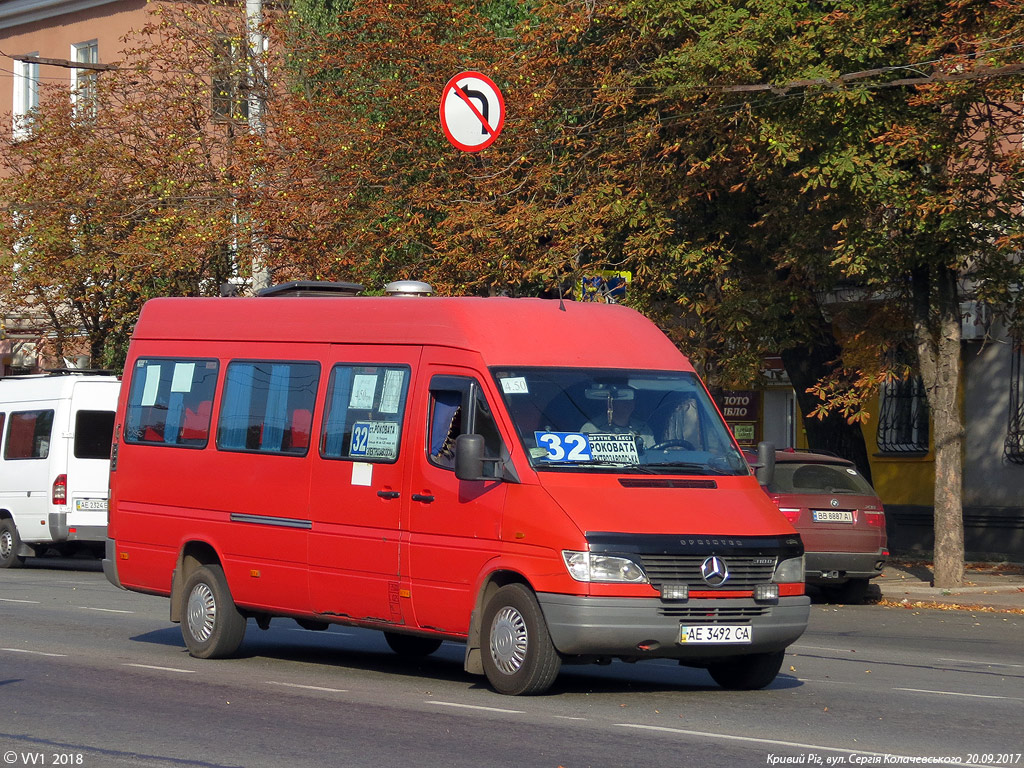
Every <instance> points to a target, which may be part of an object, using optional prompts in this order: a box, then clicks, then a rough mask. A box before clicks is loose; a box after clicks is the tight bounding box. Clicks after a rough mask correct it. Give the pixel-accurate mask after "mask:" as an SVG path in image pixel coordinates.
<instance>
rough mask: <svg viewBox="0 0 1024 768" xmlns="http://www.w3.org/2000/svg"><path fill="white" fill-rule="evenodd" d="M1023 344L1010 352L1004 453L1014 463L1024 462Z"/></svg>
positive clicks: (1014, 346) (1014, 347)
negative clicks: (1007, 415) (1007, 421)
mask: <svg viewBox="0 0 1024 768" xmlns="http://www.w3.org/2000/svg"><path fill="white" fill-rule="evenodd" d="M1020 366H1021V344H1020V342H1018V343H1016V344H1014V345H1013V352H1011V354H1010V417H1009V423H1008V424H1007V427H1006V441H1005V442H1004V443H1003V455H1004V456H1006V460H1007V461H1009V462H1011V463H1013V464H1024V397H1022V394H1024V393H1022V391H1021V390H1022V381H1021V367H1020Z"/></svg>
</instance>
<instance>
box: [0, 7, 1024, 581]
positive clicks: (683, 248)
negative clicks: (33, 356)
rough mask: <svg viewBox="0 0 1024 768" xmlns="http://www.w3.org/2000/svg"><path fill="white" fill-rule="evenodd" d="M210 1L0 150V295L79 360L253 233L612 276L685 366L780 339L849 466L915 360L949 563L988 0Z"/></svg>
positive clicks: (521, 269) (1020, 39)
mask: <svg viewBox="0 0 1024 768" xmlns="http://www.w3.org/2000/svg"><path fill="white" fill-rule="evenodd" d="M242 5H243V4H241V3H232V2H209V3H181V4H177V5H176V6H173V7H170V8H163V9H162V10H161V12H160V14H159V15H157V16H155V17H154V21H153V23H152V24H151V25H149V26H148V27H147V28H146V29H145V30H140V33H139V35H137V36H136V37H135V38H133V42H132V47H131V49H130V50H128V51H127V53H126V57H125V62H124V64H123V66H122V67H121V68H120V69H118V70H117V71H114V72H107V73H104V74H103V75H102V76H101V77H100V81H99V84H100V87H99V89H98V92H97V95H96V98H97V100H98V102H97V104H98V108H97V110H96V116H95V118H92V119H90V120H80V119H71V117H69V116H68V115H65V116H64V117H62V116H61V112H60V110H61V109H62V108H63V109H68V108H67V107H66V106H65V107H60V106H59V105H57V106H50V104H51V101H52V102H53V103H56V101H58V100H48V102H47V105H46V106H45V107H44V109H42V110H41V113H40V115H39V117H38V119H37V124H36V130H35V132H34V134H33V138H32V139H30V140H28V141H20V142H14V143H12V144H10V145H9V146H6V145H5V147H4V148H3V150H2V151H0V159H2V161H3V164H4V166H5V167H6V168H7V169H8V175H7V177H6V178H5V179H4V180H3V181H2V182H0V190H2V194H3V199H4V200H5V201H7V208H6V210H7V214H8V215H7V217H6V218H7V221H6V223H5V226H4V228H3V230H2V231H3V238H4V242H3V245H4V246H5V252H6V259H7V261H8V264H9V265H10V266H12V267H13V266H14V265H17V267H16V268H14V269H11V270H10V275H11V278H10V284H9V285H7V286H4V290H5V295H6V296H7V297H8V299H9V300H10V299H12V298H17V297H22V298H24V297H35V299H34V300H35V301H37V302H40V304H44V302H49V305H50V306H52V307H53V308H54V310H55V312H56V311H58V310H59V312H60V313H62V315H61V316H62V317H64V315H66V314H67V313H69V312H71V313H73V314H72V315H71V316H69V317H65V318H64V319H62V320H61V321H60V322H61V323H62V326H61V327H63V328H64V329H65V331H64V332H65V333H70V332H71V329H72V328H75V327H85V328H89V329H90V337H91V339H92V345H93V348H94V350H97V349H101V348H102V349H107V350H110V349H112V348H116V346H117V345H116V344H113V345H112V344H111V339H116V338H118V337H117V334H118V333H123V331H124V330H125V329H126V328H127V327H129V326H130V322H131V320H132V319H133V317H134V312H136V311H137V309H138V306H139V304H140V303H141V301H142V300H143V299H145V298H146V297H148V296H152V295H159V294H162V293H181V294H192V293H212V292H214V291H215V290H216V289H217V286H218V285H219V283H220V282H222V281H223V280H225V279H227V278H228V277H232V278H236V279H238V280H243V279H244V278H245V277H246V275H247V271H248V267H249V265H250V264H252V262H253V258H254V256H256V255H258V256H259V259H260V261H261V262H263V263H265V265H266V267H267V268H268V269H269V270H270V272H271V274H272V275H273V277H274V280H275V281H277V282H280V281H282V280H287V279H296V278H307V279H314V278H319V279H334V280H346V281H356V282H362V283H364V284H365V285H367V286H368V287H369V288H370V289H379V288H380V287H381V286H382V285H383V284H384V283H385V282H387V281H388V280H392V279H396V278H401V277H413V278H419V279H425V280H428V281H429V282H431V283H432V284H433V285H434V287H435V289H436V290H437V291H438V292H439V293H446V294H465V293H477V294H493V293H509V294H512V295H536V294H538V293H542V292H543V293H546V294H547V295H560V294H562V293H564V292H565V290H566V289H567V287H571V286H572V285H574V284H575V282H576V281H577V280H578V279H579V277H580V276H581V275H583V274H585V273H586V272H587V271H589V270H593V269H622V270H629V271H631V272H632V273H633V276H634V277H633V283H632V285H631V289H630V294H629V296H630V298H629V301H630V302H631V303H633V304H634V305H635V306H637V307H638V308H639V309H641V310H643V311H645V312H647V313H648V314H650V315H651V316H652V317H653V318H655V319H656V320H657V321H658V322H659V324H660V325H661V326H662V327H663V328H664V329H665V330H666V332H667V333H668V334H669V335H670V336H671V337H672V338H673V339H674V340H675V341H676V342H677V343H678V344H679V345H680V346H681V347H682V348H683V349H684V351H686V352H687V353H688V354H690V355H691V357H692V358H693V359H694V361H695V363H696V364H697V365H698V366H699V367H700V368H701V370H702V372H703V373H704V375H705V377H706V378H707V379H708V380H709V381H710V382H711V383H712V384H718V385H733V386H748V385H750V384H751V383H754V382H756V380H757V377H758V376H759V375H760V368H761V365H762V360H763V356H764V355H765V354H766V353H779V352H781V354H782V356H783V359H784V361H785V363H786V367H787V370H788V371H789V373H790V376H791V378H792V380H793V382H794V384H795V385H796V387H797V392H798V396H799V398H800V402H801V407H802V410H803V412H804V413H805V415H807V416H808V417H809V418H808V421H807V422H806V423H807V425H808V433H809V435H810V436H811V440H812V445H815V446H816V447H824V446H826V445H833V444H835V445H838V446H840V447H841V450H842V452H843V453H845V454H847V455H850V456H851V457H852V458H855V459H860V463H861V464H862V466H863V465H864V464H866V455H865V453H864V446H863V440H862V438H861V437H860V434H859V427H858V425H857V423H856V422H857V421H858V420H860V419H863V418H864V417H865V416H866V415H867V414H866V411H865V403H867V402H870V396H871V395H872V394H873V393H874V392H876V391H877V389H878V387H879V385H880V384H881V383H882V382H884V381H886V380H887V379H889V378H892V377H899V376H904V375H907V374H908V373H910V372H912V371H914V370H916V371H919V372H920V373H921V375H922V376H923V378H924V381H925V385H926V389H927V392H928V398H929V403H930V405H931V410H932V414H933V417H934V430H933V436H934V442H935V455H936V505H935V508H936V523H935V529H936V547H935V549H936V573H935V578H936V584H938V585H940V586H952V585H955V584H956V583H958V582H959V581H960V579H961V578H962V562H963V537H962V515H961V511H960V483H961V478H960V474H961V470H960V455H961V451H962V442H963V434H962V433H963V429H962V426H961V425H960V423H959V415H958V414H959V410H958V406H957V402H958V401H957V392H958V389H957V388H958V386H959V377H958V367H957V366H958V364H959V362H958V361H959V354H960V345H959V317H958V313H959V301H960V298H961V297H962V296H963V293H964V291H963V280H964V279H965V278H969V280H970V286H971V291H972V292H973V295H974V296H975V297H977V298H979V299H981V300H985V301H987V302H990V303H991V305H992V306H993V307H994V308H995V309H997V310H999V311H1001V312H1003V314H1004V315H1005V316H1006V317H1007V318H1008V319H1009V320H1010V322H1011V323H1013V322H1015V321H1016V313H1015V310H1016V301H1017V300H1018V299H1017V296H1018V293H1017V291H1016V289H1017V286H1019V285H1020V282H1021V275H1020V263H1019V259H1018V258H1017V256H1016V254H1017V251H1018V248H1019V240H1020V236H1021V219H1020V217H1019V210H1018V202H1017V201H1019V199H1020V194H1021V191H1022V190H1021V184H1022V182H1024V176H1022V171H1021V165H1020V160H1021V158H1020V146H1019V140H1018V137H1017V135H1016V133H1015V132H1014V131H1015V128H1014V126H1015V125H1016V124H1017V123H1018V116H1017V113H1016V108H1015V99H1017V95H1018V92H1019V89H1020V81H1019V75H1020V71H1021V69H1020V67H1019V65H1018V61H1019V51H1020V50H1021V45H1022V44H1024V29H1022V24H1021V19H1020V18H1018V17H1019V14H1018V13H1016V12H1015V8H1014V5H1013V4H1012V3H1010V2H1008V0H985V1H983V2H966V0H946V1H945V2H940V1H938V0H934V1H932V2H920V1H915V2H911V0H897V2H886V3H880V2H876V1H875V0H869V1H868V2H866V3H861V4H859V5H858V6H856V7H847V6H845V5H844V6H840V5H838V4H835V3H819V2H809V1H808V2H789V1H788V0H787V1H786V2H781V1H780V0H751V1H750V2H741V3H737V2H726V1H725V0H625V1H624V2H600V1H597V2H595V1H594V0H581V1H580V2H571V1H567V0H559V1H555V0H538V1H537V2H516V0H492V1H491V2H487V3H468V2H441V1H440V0H408V1H407V2H388V1H387V0H350V1H348V0H346V1H345V2H342V1H340V0H294V2H292V3H290V4H283V5H275V6H274V7H275V8H277V9H280V12H279V13H277V12H275V13H272V14H268V17H267V30H266V31H267V32H268V36H269V39H270V40H271V45H270V47H269V50H268V51H267V52H266V53H265V54H264V55H263V56H261V57H260V60H259V61H252V60H249V58H248V57H249V55H250V54H249V52H248V48H247V45H246V40H245V36H244V31H245V30H244V14H243V13H242ZM225 61H227V62H228V64H227V66H225ZM464 70H479V71H482V72H484V73H486V74H488V75H489V76H490V77H491V78H492V79H494V80H495V81H496V82H497V83H498V85H499V87H500V88H501V89H502V91H503V92H504V94H505V100H506V111H507V114H506V120H505V127H504V132H503V134H502V135H501V137H500V138H499V140H498V141H496V142H495V143H494V144H493V145H492V146H491V147H489V148H488V149H487V150H486V151H484V152H480V153H465V152H460V151H458V150H456V149H455V148H453V147H452V146H450V145H449V144H448V143H447V142H446V140H445V138H444V136H443V133H442V130H441V127H440V125H439V122H438V103H439V100H440V97H441V91H442V88H443V86H444V84H445V82H446V81H447V80H448V79H449V78H450V77H451V76H452V75H454V74H456V73H458V72H460V71H464ZM264 72H265V73H266V74H265V76H264V75H263V74H262V73H264ZM252 73H258V76H256V77H253V76H252ZM252 98H256V99H259V101H260V103H261V105H263V106H265V109H264V110H263V112H262V119H261V125H260V130H259V131H250V130H249V126H248V124H247V121H246V115H245V110H244V108H243V103H245V102H246V101H247V100H249V99H252ZM65 102H66V99H65ZM215 104H219V105H220V106H219V108H218V110H217V114H216V115H214V114H212V107H213V106H214V105H215ZM51 110H52V113H51ZM51 114H52V119H51ZM64 176H67V177H68V180H67V181H66V182H65V181H62V178H63V177H64ZM15 201H16V203H15ZM254 244H258V254H257V253H255V252H254V248H253V246H254ZM840 289H842V293H840ZM839 296H846V297H847V298H849V297H851V296H852V297H854V298H856V299H857V300H856V301H849V300H847V301H841V302H840V301H836V299H837V297H839ZM87 298H88V299H90V301H92V302H94V303H93V304H88V303H87V302H86V299H87ZM86 307H95V309H94V311H93V315H92V316H93V317H94V318H95V320H93V321H89V320H87V319H86V315H87V314H88V313H87V312H85V311H84V310H85V308H86ZM90 322H92V325H90ZM93 326H95V328H96V330H95V334H94V332H93V330H92V328H93ZM901 349H902V350H907V351H908V352H909V357H904V356H902V355H901V354H900V353H899V351H900V350H901ZM610 354H611V353H610ZM817 417H822V418H823V419H826V420H825V421H822V422H821V423H820V424H819V422H818V421H816V418H817Z"/></svg>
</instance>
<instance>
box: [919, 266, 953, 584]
mask: <svg viewBox="0 0 1024 768" xmlns="http://www.w3.org/2000/svg"><path fill="white" fill-rule="evenodd" d="M912 290H913V298H914V337H915V343H916V346H917V356H918V365H919V368H920V371H921V379H922V381H923V382H924V387H925V391H926V392H927V394H928V405H929V410H930V412H931V414H930V415H931V419H932V440H933V444H934V450H935V544H934V574H933V575H934V579H935V582H934V584H935V586H936V587H942V588H951V587H958V586H961V585H962V584H963V580H964V517H963V442H964V428H963V420H962V418H961V415H960V397H959V393H960V297H959V294H958V292H957V274H956V272H955V271H954V270H953V269H949V268H945V267H933V268H932V269H931V270H928V269H927V268H921V269H918V270H915V272H914V273H913V276H912Z"/></svg>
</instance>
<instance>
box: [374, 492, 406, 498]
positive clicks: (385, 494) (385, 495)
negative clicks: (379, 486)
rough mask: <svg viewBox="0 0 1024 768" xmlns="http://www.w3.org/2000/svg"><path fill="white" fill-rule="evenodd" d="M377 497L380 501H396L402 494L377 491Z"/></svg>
mask: <svg viewBox="0 0 1024 768" xmlns="http://www.w3.org/2000/svg"><path fill="white" fill-rule="evenodd" d="M377 495H378V496H380V497H381V498H382V499H397V498H398V497H399V496H401V495H402V494H400V493H399V492H398V491H377Z"/></svg>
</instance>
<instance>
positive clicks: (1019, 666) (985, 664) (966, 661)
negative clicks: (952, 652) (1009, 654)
mask: <svg viewBox="0 0 1024 768" xmlns="http://www.w3.org/2000/svg"><path fill="white" fill-rule="evenodd" d="M938 661H952V662H954V663H956V664H973V665H975V666H978V667H1010V668H1011V669H1024V664H1001V663H999V662H998V661H974V660H973V659H938Z"/></svg>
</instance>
